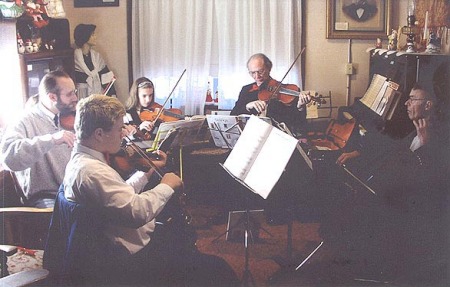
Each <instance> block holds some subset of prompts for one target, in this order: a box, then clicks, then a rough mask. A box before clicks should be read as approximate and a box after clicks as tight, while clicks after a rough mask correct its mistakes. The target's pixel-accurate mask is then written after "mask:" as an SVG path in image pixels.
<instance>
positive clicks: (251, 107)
mask: <svg viewBox="0 0 450 287" xmlns="http://www.w3.org/2000/svg"><path fill="white" fill-rule="evenodd" d="M247 68H248V72H249V74H250V76H251V77H252V78H253V79H254V80H255V82H254V83H252V84H249V85H246V86H244V87H243V88H242V90H241V92H240V94H239V98H238V100H237V101H236V104H235V106H234V108H233V110H232V111H231V115H240V114H254V115H263V116H267V117H270V118H272V119H273V120H275V121H277V122H279V123H281V122H283V123H285V124H286V125H287V126H288V128H289V129H290V130H291V131H292V132H293V133H294V134H296V135H299V134H301V133H303V132H304V131H303V130H304V128H305V124H306V104H307V103H309V102H310V101H311V99H312V97H311V95H310V94H309V92H305V93H299V95H298V98H297V97H296V98H295V99H294V100H293V101H292V102H291V103H289V104H285V103H283V102H282V101H280V100H278V98H274V99H270V100H261V98H260V92H267V89H268V86H269V83H271V82H276V81H275V80H273V79H272V78H271V76H270V71H271V69H272V62H271V60H270V59H269V58H268V57H267V56H266V55H264V54H262V53H258V54H254V55H252V56H251V57H250V58H249V59H248V61H247ZM298 165H299V160H298V159H297V158H296V157H293V158H292V159H291V161H290V163H289V165H288V168H286V172H285V173H283V175H282V177H281V178H280V180H279V182H278V184H277V185H276V186H275V188H274V190H273V191H272V192H271V194H270V196H269V198H268V199H267V200H266V202H265V203H263V205H264V209H265V215H266V218H267V221H268V223H270V224H278V223H280V224H281V223H284V222H285V220H286V218H287V217H288V216H287V215H286V213H285V210H287V206H289V205H292V204H294V205H295V203H294V202H296V201H297V198H296V196H298V194H299V193H298V192H297V190H298V189H299V188H302V186H306V185H307V184H306V183H305V182H304V180H303V179H302V180H300V181H299V180H298V176H297V174H295V173H297V172H298V168H300V167H298Z"/></svg>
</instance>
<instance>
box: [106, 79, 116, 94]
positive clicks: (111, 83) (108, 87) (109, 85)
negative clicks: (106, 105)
mask: <svg viewBox="0 0 450 287" xmlns="http://www.w3.org/2000/svg"><path fill="white" fill-rule="evenodd" d="M115 81H116V76H113V77H112V79H111V81H110V82H109V83H108V86H106V88H105V90H104V91H103V95H105V96H106V94H107V93H108V92H109V90H110V89H111V87H112V85H113V84H114V82H115Z"/></svg>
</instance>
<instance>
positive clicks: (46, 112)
mask: <svg viewBox="0 0 450 287" xmlns="http://www.w3.org/2000/svg"><path fill="white" fill-rule="evenodd" d="M38 108H39V109H40V110H41V111H42V112H43V113H44V115H46V116H47V117H49V118H50V119H51V120H52V121H53V119H54V118H55V114H54V113H52V112H51V111H50V110H49V109H47V108H46V107H45V106H44V105H43V104H42V102H39V103H38Z"/></svg>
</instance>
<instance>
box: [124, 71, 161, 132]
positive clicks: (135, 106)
mask: <svg viewBox="0 0 450 287" xmlns="http://www.w3.org/2000/svg"><path fill="white" fill-rule="evenodd" d="M125 107H126V110H127V115H126V121H125V122H126V123H127V124H130V125H135V126H136V127H137V128H138V129H139V130H145V131H151V130H153V128H154V126H155V123H154V122H153V121H148V120H142V119H141V116H140V115H141V113H142V112H143V111H152V112H153V111H155V109H161V108H162V106H161V105H160V104H158V103H156V102H155V86H154V85H153V82H152V81H150V80H149V79H148V78H146V77H141V78H138V79H137V80H135V81H134V82H133V84H132V85H131V89H130V96H129V98H128V100H127V102H126V104H125Z"/></svg>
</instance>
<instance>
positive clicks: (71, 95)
mask: <svg viewBox="0 0 450 287" xmlns="http://www.w3.org/2000/svg"><path fill="white" fill-rule="evenodd" d="M77 102H78V97H77V94H76V89H75V84H74V82H73V80H72V79H71V78H70V76H69V75H68V74H67V73H65V72H63V71H59V70H57V71H53V72H50V73H48V74H46V75H45V76H44V77H43V79H42V80H41V82H40V85H39V99H38V102H37V103H36V104H35V105H34V106H32V107H31V108H29V109H27V110H26V111H25V113H24V115H23V116H22V117H21V118H20V119H19V120H18V121H17V122H16V123H15V124H13V125H10V126H8V127H7V129H6V131H5V134H4V136H3V138H2V142H1V156H0V161H1V163H2V164H3V165H4V167H5V168H6V169H8V170H10V171H13V172H14V174H15V176H16V178H17V181H18V183H19V185H20V187H21V189H22V191H23V193H24V197H25V199H24V200H25V201H26V202H24V203H25V204H26V205H28V206H34V207H41V208H45V207H53V205H54V199H55V196H56V192H57V191H58V187H59V185H60V184H61V182H62V179H63V176H64V169H65V167H66V164H67V162H68V161H69V158H70V152H71V150H72V147H73V145H74V142H75V135H74V134H73V132H71V131H67V130H64V129H62V128H61V124H60V122H59V118H60V117H59V115H60V113H66V112H70V111H74V110H75V106H76V104H77Z"/></svg>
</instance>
